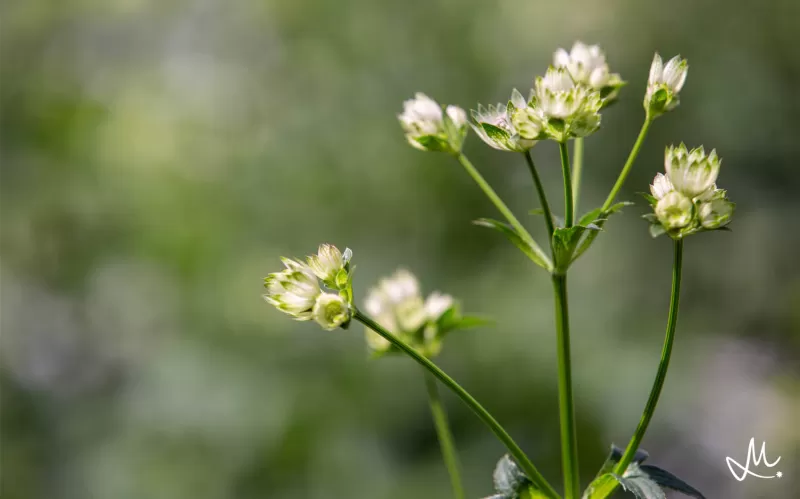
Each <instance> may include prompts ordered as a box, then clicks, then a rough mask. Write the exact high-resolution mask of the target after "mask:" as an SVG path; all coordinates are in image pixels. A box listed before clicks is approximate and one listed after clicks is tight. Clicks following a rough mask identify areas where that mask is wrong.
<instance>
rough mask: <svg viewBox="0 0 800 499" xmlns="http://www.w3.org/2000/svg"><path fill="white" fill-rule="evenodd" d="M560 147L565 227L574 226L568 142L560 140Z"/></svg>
mask: <svg viewBox="0 0 800 499" xmlns="http://www.w3.org/2000/svg"><path fill="white" fill-rule="evenodd" d="M558 149H559V151H561V172H562V173H563V174H564V227H567V228H569V227H572V223H573V220H574V215H573V211H572V209H573V203H572V180H571V179H570V171H569V151H568V150H567V143H566V142H559V143H558Z"/></svg>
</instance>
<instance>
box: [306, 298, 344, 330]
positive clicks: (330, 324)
mask: <svg viewBox="0 0 800 499" xmlns="http://www.w3.org/2000/svg"><path fill="white" fill-rule="evenodd" d="M312 315H313V316H314V320H315V321H317V323H318V324H319V325H320V326H322V329H325V330H326V331H333V330H334V329H336V328H338V327H341V326H342V325H344V324H346V323H347V322H348V321H349V320H350V307H349V306H348V305H347V300H345V299H344V298H342V297H341V296H339V295H337V294H334V293H322V294H320V295H319V296H317V299H316V301H315V302H314V308H313V309H312Z"/></svg>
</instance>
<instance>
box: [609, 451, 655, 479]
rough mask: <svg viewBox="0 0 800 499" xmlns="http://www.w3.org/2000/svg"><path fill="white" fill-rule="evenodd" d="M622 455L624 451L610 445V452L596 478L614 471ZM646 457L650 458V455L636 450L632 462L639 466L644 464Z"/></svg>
mask: <svg viewBox="0 0 800 499" xmlns="http://www.w3.org/2000/svg"><path fill="white" fill-rule="evenodd" d="M624 453H625V450H624V449H620V448H619V447H617V446H616V445H614V444H611V450H610V451H609V453H608V457H607V458H606V462H605V463H603V466H602V468H600V471H598V472H597V476H598V477H599V476H600V475H605V474H607V473H611V471H613V470H614V466H616V465H617V463H618V462H619V460H620V459H622V455H623V454H624ZM648 457H650V454H648V453H647V451H645V450H642V449H638V450H637V451H636V453H635V454H634V455H633V461H632V462H634V463H636V464H640V463H642V462H644V461H645V460H646V459H647V458H648Z"/></svg>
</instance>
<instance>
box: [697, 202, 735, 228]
mask: <svg viewBox="0 0 800 499" xmlns="http://www.w3.org/2000/svg"><path fill="white" fill-rule="evenodd" d="M734 208H735V205H734V204H733V203H731V202H730V201H728V200H727V199H713V200H711V201H709V202H707V203H703V204H701V205H700V213H699V216H700V224H701V225H702V226H703V228H704V229H708V230H714V229H718V228H720V227H723V226H725V225H727V224H728V222H730V221H731V217H732V216H733V210H734Z"/></svg>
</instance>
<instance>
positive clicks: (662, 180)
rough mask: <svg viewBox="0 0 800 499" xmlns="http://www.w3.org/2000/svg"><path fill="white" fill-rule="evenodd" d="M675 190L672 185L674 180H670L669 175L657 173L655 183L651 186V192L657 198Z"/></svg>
mask: <svg viewBox="0 0 800 499" xmlns="http://www.w3.org/2000/svg"><path fill="white" fill-rule="evenodd" d="M673 190H675V188H674V187H672V182H670V181H669V177H667V176H666V175H664V174H663V173H659V174H657V175H656V178H655V179H653V185H651V186H650V193H651V194H652V195H653V197H654V198H656V199H661V198H663V197H664V196H666V195H667V194H669V193H670V192H672V191H673Z"/></svg>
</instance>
